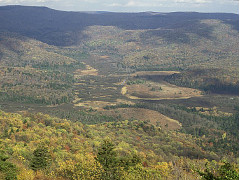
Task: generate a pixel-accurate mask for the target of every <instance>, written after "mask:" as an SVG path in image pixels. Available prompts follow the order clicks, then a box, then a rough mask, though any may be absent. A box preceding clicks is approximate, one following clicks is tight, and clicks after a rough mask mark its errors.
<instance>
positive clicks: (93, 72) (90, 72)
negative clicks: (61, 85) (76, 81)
mask: <svg viewBox="0 0 240 180" xmlns="http://www.w3.org/2000/svg"><path fill="white" fill-rule="evenodd" d="M87 75H88V76H89V75H91V76H97V75H98V70H97V69H94V68H93V67H92V66H89V65H86V69H84V70H82V69H77V70H76V71H75V72H74V78H78V77H81V76H87Z"/></svg>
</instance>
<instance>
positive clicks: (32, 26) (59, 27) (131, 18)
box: [0, 6, 239, 46]
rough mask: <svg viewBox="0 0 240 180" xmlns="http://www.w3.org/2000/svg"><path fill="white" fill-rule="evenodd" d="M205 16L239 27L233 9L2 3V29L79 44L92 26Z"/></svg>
mask: <svg viewBox="0 0 240 180" xmlns="http://www.w3.org/2000/svg"><path fill="white" fill-rule="evenodd" d="M203 19H217V20H221V21H223V22H224V23H227V24H231V25H232V26H233V28H234V29H238V19H239V17H238V15H237V14H231V13H197V12H173V13H164V14H161V13H149V12H140V13H113V12H95V13H89V12H66V11H58V10H53V9H50V8H47V7H31V6H2V7H0V31H3V32H6V31H7V32H14V33H19V34H21V35H23V36H27V37H30V38H35V39H37V40H40V41H42V42H45V43H48V44H52V45H57V46H69V45H75V44H76V43H77V42H78V41H79V39H78V40H76V36H77V35H79V33H80V34H81V32H82V31H83V30H84V29H85V28H86V27H88V26H93V25H100V26H116V27H118V28H122V29H125V30H137V29H157V28H167V29H176V28H185V29H186V28H188V27H191V26H192V24H198V23H199V21H200V20H203Z"/></svg>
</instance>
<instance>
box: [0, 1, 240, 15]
mask: <svg viewBox="0 0 240 180" xmlns="http://www.w3.org/2000/svg"><path fill="white" fill-rule="evenodd" d="M5 5H27V6H47V7H49V8H52V9H57V10H66V11H111V12H145V11H154V12H176V11H196V12H228V13H237V14H239V1H238V0H0V6H5Z"/></svg>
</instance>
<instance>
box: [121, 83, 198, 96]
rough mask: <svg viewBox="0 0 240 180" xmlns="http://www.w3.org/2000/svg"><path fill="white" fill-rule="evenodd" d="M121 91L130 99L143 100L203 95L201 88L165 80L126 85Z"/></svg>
mask: <svg viewBox="0 0 240 180" xmlns="http://www.w3.org/2000/svg"><path fill="white" fill-rule="evenodd" d="M121 93H122V95H125V96H126V97H128V98H129V99H142V100H162V99H188V98H191V97H197V96H201V91H199V90H196V89H192V88H185V87H179V86H176V85H172V84H169V83H167V82H165V81H162V82H160V83H156V82H146V83H144V84H132V85H126V86H124V87H123V88H122V90H121Z"/></svg>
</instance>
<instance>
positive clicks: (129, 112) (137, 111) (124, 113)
mask: <svg viewBox="0 0 240 180" xmlns="http://www.w3.org/2000/svg"><path fill="white" fill-rule="evenodd" d="M103 113H104V114H106V115H111V116H119V115H120V116H121V117H122V118H124V119H136V120H140V121H149V122H151V123H152V124H154V125H157V126H161V128H163V129H168V130H176V129H180V128H181V126H182V125H181V123H179V122H178V121H177V120H174V119H171V118H169V117H167V116H164V115H163V114H161V113H159V112H157V111H153V110H149V109H143V108H118V109H114V110H105V111H103Z"/></svg>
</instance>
